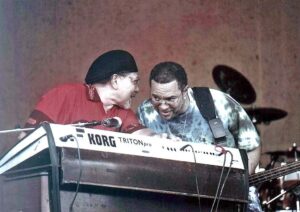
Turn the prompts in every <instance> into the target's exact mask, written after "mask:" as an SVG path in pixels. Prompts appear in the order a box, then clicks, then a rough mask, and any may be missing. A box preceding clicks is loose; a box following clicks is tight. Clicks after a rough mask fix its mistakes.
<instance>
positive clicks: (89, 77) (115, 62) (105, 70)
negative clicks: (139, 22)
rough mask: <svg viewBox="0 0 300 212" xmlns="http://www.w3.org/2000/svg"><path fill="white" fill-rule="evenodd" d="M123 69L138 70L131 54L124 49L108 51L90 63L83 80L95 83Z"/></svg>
mask: <svg viewBox="0 0 300 212" xmlns="http://www.w3.org/2000/svg"><path fill="white" fill-rule="evenodd" d="M123 71H128V72H137V71H138V69H137V66H136V63H135V60H134V58H133V56H132V55H131V54H130V53H129V52H127V51H124V50H112V51H108V52H106V53H104V54H102V55H100V56H99V57H98V58H97V59H96V60H95V61H94V62H93V63H92V65H91V67H90V68H89V71H88V73H87V74H86V77H85V82H86V83H87V84H93V83H97V82H100V81H102V80H105V79H108V78H109V77H111V76H112V75H113V74H118V73H120V72H123Z"/></svg>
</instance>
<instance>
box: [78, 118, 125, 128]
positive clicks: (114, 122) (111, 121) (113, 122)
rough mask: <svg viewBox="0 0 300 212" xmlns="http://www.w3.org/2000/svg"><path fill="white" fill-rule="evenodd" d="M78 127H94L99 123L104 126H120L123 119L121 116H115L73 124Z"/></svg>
mask: <svg viewBox="0 0 300 212" xmlns="http://www.w3.org/2000/svg"><path fill="white" fill-rule="evenodd" d="M72 125H73V126H76V127H94V126H97V125H101V126H104V127H114V128H118V127H120V126H121V125H122V120H121V119H120V118H119V117H113V118H107V119H104V120H102V121H91V122H86V123H78V124H72Z"/></svg>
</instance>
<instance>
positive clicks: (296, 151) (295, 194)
mask: <svg viewBox="0 0 300 212" xmlns="http://www.w3.org/2000/svg"><path fill="white" fill-rule="evenodd" d="M212 75H213V79H214V81H215V83H216V84H217V86H218V87H219V88H220V90H222V91H223V92H225V93H227V94H229V95H230V96H231V97H233V98H234V99H235V100H236V101H237V102H239V103H241V104H242V105H253V103H254V102H255V100H256V92H255V90H254V88H253V86H252V85H251V83H250V82H249V81H248V80H247V79H246V78H245V77H244V76H243V75H242V74H241V73H239V72H238V71H237V70H235V69H234V68H232V67H229V66H226V65H217V66H215V67H214V69H213V71H212ZM244 109H245V111H246V113H247V114H248V116H249V117H250V119H251V121H252V123H253V124H254V126H255V128H256V130H257V132H258V133H259V130H258V128H257V125H259V124H265V125H268V124H270V122H273V121H275V120H279V119H282V118H284V117H285V116H287V114H288V113H287V112H286V111H284V110H281V109H278V108H274V107H253V106H251V107H244ZM264 154H267V155H269V156H270V163H269V164H268V165H267V166H266V167H265V170H271V169H274V167H275V166H276V165H277V166H278V164H280V165H279V166H282V167H284V162H286V161H288V160H291V159H292V160H294V161H298V156H299V155H300V148H298V147H297V146H296V144H293V145H292V147H291V148H289V149H288V150H286V151H273V152H266V153H264ZM299 163H300V162H299ZM275 168H276V167H275ZM277 168H278V167H277ZM294 168H295V167H294ZM286 170H287V171H286ZM291 170H293V172H292V173H290V172H289V167H288V166H287V168H286V169H285V172H283V173H284V174H285V176H281V177H279V178H276V179H273V180H269V181H267V182H264V183H262V184H261V185H260V187H259V188H258V191H259V196H260V200H261V204H262V208H263V210H264V211H300V209H299V208H300V206H299V200H300V171H298V172H295V169H291ZM299 170H300V164H299Z"/></svg>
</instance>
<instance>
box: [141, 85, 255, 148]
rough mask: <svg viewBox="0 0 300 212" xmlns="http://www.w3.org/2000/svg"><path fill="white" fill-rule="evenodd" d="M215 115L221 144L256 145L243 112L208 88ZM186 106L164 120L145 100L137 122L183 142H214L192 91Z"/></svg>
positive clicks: (247, 146)
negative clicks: (222, 133)
mask: <svg viewBox="0 0 300 212" xmlns="http://www.w3.org/2000/svg"><path fill="white" fill-rule="evenodd" d="M210 92H211V94H212V98H213V101H214V104H215V109H216V113H217V116H218V117H219V118H220V119H221V121H222V123H223V126H224V128H225V132H226V143H223V144H222V145H224V146H228V147H236V146H237V145H238V148H241V149H245V150H247V151H251V150H253V149H255V148H256V147H258V146H259V143H260V140H259V136H258V134H257V131H256V129H255V127H254V126H253V124H252V122H251V120H250V118H249V117H248V115H247V114H246V112H245V110H244V109H243V108H242V107H241V105H240V104H238V103H237V102H236V101H235V100H234V99H233V98H232V97H230V96H229V95H227V94H225V93H223V92H221V91H218V90H214V89H210ZM188 95H189V99H190V105H189V107H188V109H187V111H186V112H185V113H183V114H180V115H178V116H177V117H174V118H172V119H171V120H165V119H163V118H161V117H160V115H159V113H158V112H157V111H156V110H155V108H154V107H153V105H152V103H151V100H150V99H148V100H145V101H144V102H143V103H142V104H141V105H140V106H139V107H138V110H137V115H138V117H139V119H140V122H141V123H142V124H143V125H144V126H146V127H148V128H150V129H152V130H153V131H155V132H156V133H168V134H172V135H174V136H177V137H180V138H181V139H182V140H183V141H188V142H198V143H200V142H201V143H206V144H212V143H214V142H215V139H214V137H213V134H212V132H211V130H210V127H209V125H208V122H207V121H206V120H205V119H204V118H203V116H202V114H201V113H200V111H199V109H198V107H197V104H196V101H195V99H194V95H193V91H192V89H189V90H188Z"/></svg>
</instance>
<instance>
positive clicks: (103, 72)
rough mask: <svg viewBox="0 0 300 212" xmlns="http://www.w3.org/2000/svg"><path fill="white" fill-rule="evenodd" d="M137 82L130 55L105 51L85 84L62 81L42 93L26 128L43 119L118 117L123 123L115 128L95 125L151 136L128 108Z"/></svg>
mask: <svg viewBox="0 0 300 212" xmlns="http://www.w3.org/2000/svg"><path fill="white" fill-rule="evenodd" d="M138 81H139V77H138V68H137V65H136V63H135V60H134V58H133V56H132V55H131V54H130V53H129V52H127V51H124V50H112V51H108V52H106V53H104V54H102V55H100V56H99V57H98V58H97V59H96V60H95V61H94V62H93V63H92V65H91V67H90V68H89V70H88V73H87V75H86V78H85V84H82V83H77V84H75V83H74V84H64V85H61V86H58V87H56V88H53V89H51V90H50V91H48V92H47V93H46V94H45V95H43V96H42V98H41V99H40V101H39V102H38V103H37V105H36V107H35V109H34V110H33V111H32V112H31V114H30V117H29V119H28V120H27V122H26V124H25V127H35V126H37V125H38V124H39V123H40V122H42V121H48V122H50V123H56V124H74V123H79V122H81V123H85V122H90V121H95V120H103V119H107V118H112V117H119V118H120V119H121V121H122V125H121V126H120V128H118V129H116V128H106V127H104V126H95V127H94V128H98V129H104V130H112V131H120V132H124V133H133V132H135V133H140V134H145V135H150V134H151V131H150V130H148V129H145V128H144V127H143V126H142V125H141V124H140V123H139V121H138V120H137V118H136V116H135V113H134V112H133V111H132V110H131V109H130V106H131V99H132V98H133V97H134V96H135V95H136V94H137V93H138V91H139V88H138Z"/></svg>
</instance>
